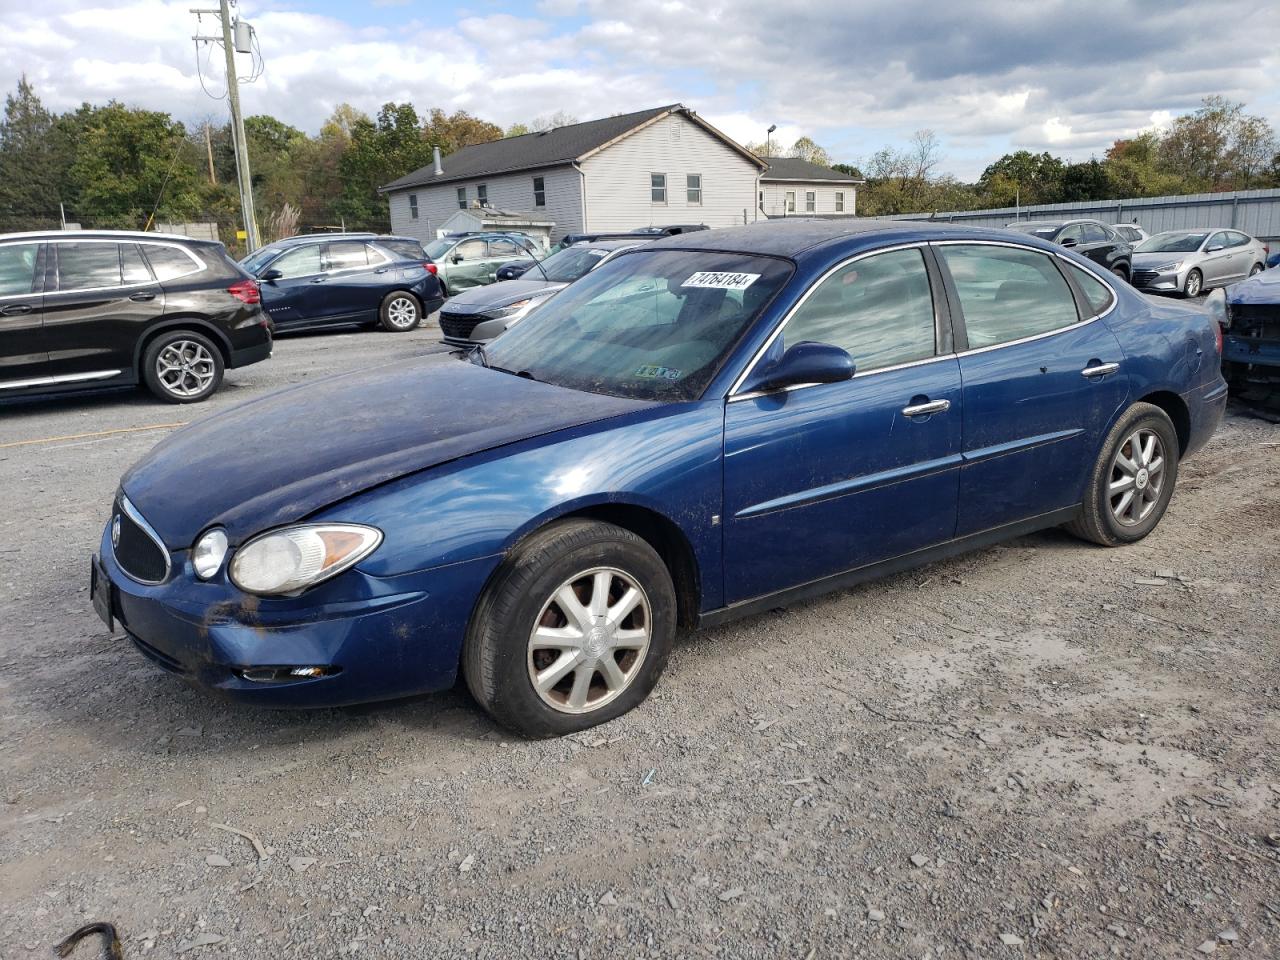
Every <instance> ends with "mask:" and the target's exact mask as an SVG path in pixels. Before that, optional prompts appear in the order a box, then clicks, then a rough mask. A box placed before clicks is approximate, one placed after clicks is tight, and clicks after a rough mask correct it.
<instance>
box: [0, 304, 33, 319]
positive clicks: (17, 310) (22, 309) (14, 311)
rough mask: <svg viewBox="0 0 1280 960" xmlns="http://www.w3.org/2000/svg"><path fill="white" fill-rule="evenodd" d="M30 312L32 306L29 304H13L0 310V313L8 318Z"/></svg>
mask: <svg viewBox="0 0 1280 960" xmlns="http://www.w3.org/2000/svg"><path fill="white" fill-rule="evenodd" d="M30 312H31V304H29V303H11V304H9V306H7V307H5V308H4V309H3V310H0V313H3V314H4V315H5V316H6V317H16V316H18V315H19V314H23V313H30Z"/></svg>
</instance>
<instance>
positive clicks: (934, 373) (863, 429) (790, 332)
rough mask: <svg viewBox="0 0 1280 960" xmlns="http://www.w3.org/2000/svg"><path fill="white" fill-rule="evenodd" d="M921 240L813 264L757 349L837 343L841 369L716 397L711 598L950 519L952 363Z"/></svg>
mask: <svg viewBox="0 0 1280 960" xmlns="http://www.w3.org/2000/svg"><path fill="white" fill-rule="evenodd" d="M929 262H930V256H929V252H928V250H927V249H925V248H922V247H913V248H907V249H902V250H892V251H886V252H883V253H876V254H873V255H871V256H867V257H863V258H859V259H855V260H852V261H850V262H848V263H847V264H844V265H841V266H839V267H837V268H835V269H834V270H832V271H831V272H829V273H828V274H827V276H826V277H824V278H823V279H822V280H820V281H819V282H818V283H817V284H816V285H815V287H814V288H813V289H812V290H811V291H810V292H809V294H807V296H806V299H805V300H804V301H803V302H802V303H801V304H800V305H799V306H798V307H797V308H796V310H795V312H794V313H793V315H792V316H791V317H790V319H789V320H788V321H787V322H786V325H785V326H784V327H783V328H782V331H781V332H780V334H779V335H778V336H777V337H776V339H775V340H774V341H773V342H772V344H771V345H770V347H769V349H768V350H767V351H766V352H765V355H764V356H763V357H762V358H761V359H760V360H759V361H758V362H760V363H768V362H771V361H772V359H773V358H776V357H780V356H781V355H782V353H783V351H785V349H786V348H787V347H790V346H794V345H795V344H796V343H800V342H802V341H818V342H823V343H831V344H835V345H836V346H839V347H841V348H843V349H845V350H846V351H848V352H849V354H850V356H852V357H853V360H854V363H855V364H856V367H857V370H856V374H855V376H854V378H853V379H852V380H847V381H844V382H842V383H826V384H812V385H808V386H801V387H797V388H794V389H791V390H786V391H781V392H771V393H764V394H759V395H751V394H746V395H740V396H732V397H730V399H729V402H728V404H727V406H726V408H725V439H724V508H725V520H724V543H725V551H724V555H725V596H726V599H727V600H728V601H729V602H730V603H733V602H737V601H740V600H745V599H749V598H751V597H757V596H762V595H764V594H768V593H773V592H775V591H777V590H781V589H785V588H787V587H792V586H797V585H799V584H803V583H808V582H810V581H814V580H820V579H822V578H824V577H828V576H832V575H834V574H838V573H841V572H843V571H845V570H849V569H853V568H856V567H861V566H865V565H867V564H871V563H875V562H877V561H880V560H885V559H888V558H891V557H896V556H900V555H902V554H906V553H910V552H912V551H914V550H919V549H921V548H924V547H929V546H932V545H934V544H938V543H942V542H943V541H946V540H948V539H950V538H951V537H952V535H953V534H954V531H955V525H956V496H957V489H958V482H959V481H958V478H959V470H960V463H961V459H960V453H961V433H960V426H961V417H962V411H961V384H960V369H959V364H958V362H957V360H956V358H955V357H954V356H952V355H950V354H951V351H950V341H949V333H950V331H949V328H948V325H947V321H946V315H945V310H946V308H945V301H944V299H943V295H942V291H941V289H938V299H937V300H936V301H935V299H934V297H933V290H934V289H935V288H939V287H940V284H939V283H938V282H937V281H938V275H937V273H936V271H935V272H933V273H932V276H931V271H930V268H929Z"/></svg>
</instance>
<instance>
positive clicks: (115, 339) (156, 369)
mask: <svg viewBox="0 0 1280 960" xmlns="http://www.w3.org/2000/svg"><path fill="white" fill-rule="evenodd" d="M269 356H271V321H270V320H268V319H267V315H266V314H265V313H264V312H263V310H262V305H261V295H260V293H259V290H258V284H257V281H255V280H254V279H253V278H252V277H250V276H249V275H248V274H247V273H245V272H244V271H243V270H242V269H240V267H239V266H238V265H237V264H236V262H235V261H234V260H232V259H231V258H230V257H229V256H227V251H226V249H225V248H224V247H223V246H222V244H220V243H218V242H216V241H211V240H192V239H191V238H189V237H178V236H169V235H166V234H157V233H139V232H132V231H118V230H95V231H83V232H81V231H77V232H75V233H64V232H51V233H11V234H3V235H0V398H3V397H6V396H15V395H25V394H30V393H46V392H52V391H61V390H67V389H76V388H86V387H107V386H118V385H119V386H127V385H130V384H136V383H145V384H146V385H147V387H148V388H149V389H150V390H151V392H152V393H154V394H155V395H156V396H157V397H159V398H160V399H161V400H166V401H168V402H169V403H195V402H197V401H199V400H204V399H205V398H206V397H208V396H209V395H210V394H212V393H213V392H214V391H215V390H217V389H218V386H219V384H221V383H222V372H223V370H224V369H225V368H227V367H243V366H245V365H247V364H250V363H257V362H258V361H259V360H266V359H267V358H268V357H269Z"/></svg>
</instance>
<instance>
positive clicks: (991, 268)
mask: <svg viewBox="0 0 1280 960" xmlns="http://www.w3.org/2000/svg"><path fill="white" fill-rule="evenodd" d="M935 248H936V249H937V251H938V255H939V260H940V262H941V263H942V264H943V266H944V269H945V270H946V271H947V274H948V279H949V284H950V287H951V296H952V297H953V312H954V313H956V314H958V315H959V317H960V319H961V323H960V324H959V325H958V328H957V334H956V336H957V341H958V343H957V348H958V349H959V350H960V351H961V352H960V375H961V377H963V379H964V467H963V469H962V470H961V473H960V508H959V523H958V525H957V529H956V532H957V535H958V536H965V535H966V534H971V533H977V532H979V531H982V530H987V529H991V528H994V527H1000V526H1004V525H1005V524H1010V523H1015V522H1017V521H1019V520H1025V519H1029V518H1031V517H1036V516H1039V515H1041V514H1046V513H1050V512H1053V511H1055V510H1060V509H1064V508H1067V507H1070V506H1072V505H1073V504H1078V503H1080V502H1081V499H1082V498H1083V495H1084V484H1085V478H1086V476H1087V474H1088V471H1089V470H1090V469H1091V468H1092V466H1093V462H1094V459H1095V457H1096V456H1097V453H1098V450H1099V448H1100V447H1101V443H1102V438H1103V433H1104V431H1105V430H1106V429H1107V425H1108V424H1109V423H1110V422H1111V420H1112V418H1113V416H1114V415H1115V414H1116V412H1117V411H1118V410H1119V409H1120V408H1121V407H1122V406H1123V405H1124V403H1125V402H1126V399H1127V396H1128V379H1127V376H1126V373H1125V370H1124V356H1123V354H1122V352H1121V350H1120V344H1119V342H1118V341H1117V340H1116V338H1115V336H1114V335H1112V333H1111V331H1110V329H1109V328H1108V327H1107V325H1106V324H1105V323H1102V322H1100V321H1098V320H1097V319H1095V318H1096V315H1097V314H1099V313H1104V312H1106V310H1107V309H1110V304H1111V302H1112V300H1113V294H1111V291H1110V290H1109V289H1108V288H1107V287H1106V285H1105V284H1102V283H1101V281H1099V280H1097V278H1096V277H1093V275H1092V274H1088V273H1085V278H1086V279H1087V282H1088V283H1090V284H1092V285H1093V288H1094V289H1095V294H1094V296H1095V300H1096V302H1091V301H1089V300H1088V299H1087V298H1086V297H1085V296H1083V295H1081V296H1079V297H1077V294H1076V291H1075V290H1073V289H1072V286H1071V284H1070V283H1069V282H1068V280H1067V274H1066V273H1064V272H1063V271H1064V270H1076V269H1079V268H1076V267H1072V266H1070V265H1068V264H1066V263H1065V262H1063V261H1060V260H1059V259H1058V258H1057V257H1053V256H1050V255H1048V254H1045V253H1040V252H1038V251H1035V250H1028V249H1026V248H1021V247H1014V246H1008V245H1003V244H997V243H974V242H967V241H966V242H950V241H948V242H942V243H938V244H936V245H935ZM1097 288H1101V290H1102V293H1103V294H1105V299H1102V298H1100V297H1098V295H1097V293H1096V289H1097Z"/></svg>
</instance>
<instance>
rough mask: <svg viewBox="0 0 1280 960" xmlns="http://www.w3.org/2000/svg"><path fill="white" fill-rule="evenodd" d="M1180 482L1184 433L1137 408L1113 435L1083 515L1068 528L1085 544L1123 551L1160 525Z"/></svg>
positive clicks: (1154, 412) (1152, 411)
mask: <svg viewBox="0 0 1280 960" xmlns="http://www.w3.org/2000/svg"><path fill="white" fill-rule="evenodd" d="M1177 479H1178V434H1177V431H1176V430H1175V429H1174V426H1173V421H1172V420H1170V419H1169V415H1168V414H1167V413H1165V412H1164V411H1163V410H1161V409H1160V408H1159V407H1157V406H1154V405H1153V404H1150V403H1135V404H1134V405H1133V406H1132V407H1130V408H1129V409H1128V410H1127V411H1126V412H1125V414H1124V416H1122V417H1121V418H1120V420H1119V422H1118V423H1116V425H1115V426H1114V427H1112V428H1111V432H1110V433H1109V434H1107V439H1106V441H1105V442H1104V443H1103V445H1102V452H1101V453H1100V454H1099V455H1098V460H1097V462H1096V463H1095V464H1094V467H1093V471H1092V473H1091V474H1090V475H1089V486H1088V489H1087V492H1086V495H1085V501H1084V503H1083V504H1081V507H1080V514H1079V516H1077V517H1076V519H1075V520H1073V521H1071V523H1070V524H1068V525H1067V529H1069V530H1070V531H1071V532H1072V533H1074V534H1075V535H1076V536H1078V537H1082V538H1083V539H1085V540H1092V541H1093V542H1094V543H1099V544H1102V545H1103V546H1104V547H1118V546H1121V545H1123V544H1126V543H1135V542H1137V541H1138V540H1141V539H1142V538H1143V537H1145V536H1146V535H1147V534H1149V533H1150V532H1151V531H1152V530H1154V529H1155V527H1156V524H1158V523H1159V522H1160V518H1161V517H1163V516H1164V512H1165V510H1166V509H1167V508H1168V506H1169V501H1170V499H1172V497H1173V486H1174V484H1175V483H1176V482H1177Z"/></svg>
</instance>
